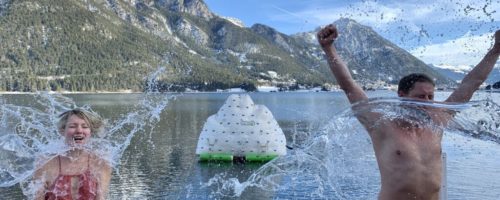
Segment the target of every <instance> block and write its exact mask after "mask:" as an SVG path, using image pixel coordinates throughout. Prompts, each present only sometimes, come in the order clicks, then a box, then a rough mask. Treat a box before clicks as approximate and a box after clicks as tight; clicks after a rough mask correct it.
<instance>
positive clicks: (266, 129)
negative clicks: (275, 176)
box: [196, 94, 286, 161]
mask: <svg viewBox="0 0 500 200" xmlns="http://www.w3.org/2000/svg"><path fill="white" fill-rule="evenodd" d="M196 154H198V155H199V156H200V161H209V160H219V161H232V160H233V159H234V158H244V159H245V161H268V160H271V159H273V158H275V157H277V156H280V155H285V154H286V139H285V134H283V131H282V130H281V128H280V127H279V125H278V122H277V121H276V120H275V119H274V117H273V115H272V114H271V112H270V111H269V109H268V108H267V107H266V106H264V105H255V104H254V102H253V101H252V99H251V98H250V96H249V95H247V94H232V95H230V96H229V97H228V98H227V100H226V102H225V103H224V105H223V106H222V107H221V108H220V109H219V111H218V112H217V113H216V114H215V115H212V116H210V117H209V118H208V119H207V121H206V122H205V124H204V126H203V129H202V131H201V134H200V137H199V139H198V145H197V147H196Z"/></svg>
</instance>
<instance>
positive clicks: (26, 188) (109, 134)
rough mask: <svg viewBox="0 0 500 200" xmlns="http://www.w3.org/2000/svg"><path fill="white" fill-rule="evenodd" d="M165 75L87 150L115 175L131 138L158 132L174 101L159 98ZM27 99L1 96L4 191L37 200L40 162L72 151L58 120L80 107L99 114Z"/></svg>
mask: <svg viewBox="0 0 500 200" xmlns="http://www.w3.org/2000/svg"><path fill="white" fill-rule="evenodd" d="M164 71H165V68H159V69H158V70H157V71H155V72H154V73H152V74H151V75H150V76H148V77H147V78H146V82H147V83H148V87H147V88H146V90H145V92H144V93H143V94H142V95H141V97H140V101H139V103H138V104H137V105H135V106H133V107H132V108H131V111H130V112H129V113H125V114H123V115H122V116H121V117H119V118H118V119H115V120H105V121H107V123H106V126H105V128H104V130H102V132H98V133H94V136H93V139H92V140H91V142H89V143H88V144H87V145H86V146H84V148H85V149H89V150H92V152H95V153H96V154H97V155H98V156H100V157H102V158H103V159H105V160H107V161H108V162H109V163H111V165H112V166H113V167H114V170H115V171H116V170H117V169H118V167H117V166H118V165H119V164H120V158H121V157H122V155H123V153H124V151H125V149H126V148H127V147H128V146H129V144H130V141H131V140H132V138H133V137H134V136H135V135H137V133H148V131H152V130H154V127H155V125H156V124H157V123H158V122H159V120H160V113H161V112H162V111H163V110H164V109H165V107H166V106H167V105H168V102H169V100H170V99H171V98H173V97H174V96H173V95H167V94H166V93H159V92H158V88H157V86H156V81H157V79H158V77H159V76H160V75H161V74H162V73H164ZM27 97H30V99H32V100H34V101H31V103H27V105H18V103H19V102H16V105H14V104H9V103H8V102H7V100H6V99H3V97H2V96H0V102H2V104H1V105H0V127H2V129H1V130H0V160H2V161H1V162H0V187H10V186H12V185H15V184H17V183H21V187H22V190H23V193H24V194H25V195H26V196H28V197H29V196H32V195H33V194H34V187H35V186H34V185H33V183H31V180H30V177H31V176H32V174H33V172H34V171H35V165H40V164H43V163H36V162H40V161H38V158H42V157H43V158H53V157H55V156H57V155H63V154H64V153H65V152H66V151H67V150H69V148H70V147H68V146H67V145H65V143H64V139H63V137H61V135H60V133H59V132H58V131H57V130H58V129H57V121H58V115H59V114H60V113H62V112H63V111H66V110H69V109H72V108H76V107H80V108H82V109H84V110H87V111H89V112H94V111H92V108H91V107H90V106H89V105H81V106H80V105H76V103H75V102H74V101H73V100H72V99H71V98H69V97H66V96H63V95H61V94H50V93H47V92H39V93H36V94H34V95H27ZM150 134H151V133H150ZM42 162H43V161H42ZM45 162H46V160H45Z"/></svg>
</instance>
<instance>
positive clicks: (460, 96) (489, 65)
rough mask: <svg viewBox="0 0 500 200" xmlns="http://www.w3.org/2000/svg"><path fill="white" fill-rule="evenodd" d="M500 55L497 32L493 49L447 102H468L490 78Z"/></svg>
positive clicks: (499, 38)
mask: <svg viewBox="0 0 500 200" xmlns="http://www.w3.org/2000/svg"><path fill="white" fill-rule="evenodd" d="M498 55H500V30H497V31H496V32H495V44H494V45H493V48H492V49H490V50H489V51H488V53H487V54H486V55H485V56H484V58H483V59H482V60H481V62H479V64H477V65H476V67H474V69H472V71H470V72H469V73H468V74H467V75H466V76H465V78H464V79H463V80H462V83H460V85H459V86H458V88H457V89H456V90H455V91H454V92H453V93H452V94H451V95H450V97H448V99H446V102H457V103H462V102H468V101H469V100H470V99H471V97H472V95H473V94H474V92H475V91H476V90H477V89H478V88H479V86H481V84H482V83H483V82H484V81H485V80H486V78H488V75H489V74H490V72H491V70H493V67H494V66H495V63H496V62H497V60H498Z"/></svg>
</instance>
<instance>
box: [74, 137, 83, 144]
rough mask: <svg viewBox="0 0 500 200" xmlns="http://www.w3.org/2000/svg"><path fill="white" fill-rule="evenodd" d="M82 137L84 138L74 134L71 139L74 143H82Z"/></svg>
mask: <svg viewBox="0 0 500 200" xmlns="http://www.w3.org/2000/svg"><path fill="white" fill-rule="evenodd" d="M83 139H85V137H83V136H74V137H73V140H74V141H75V143H83Z"/></svg>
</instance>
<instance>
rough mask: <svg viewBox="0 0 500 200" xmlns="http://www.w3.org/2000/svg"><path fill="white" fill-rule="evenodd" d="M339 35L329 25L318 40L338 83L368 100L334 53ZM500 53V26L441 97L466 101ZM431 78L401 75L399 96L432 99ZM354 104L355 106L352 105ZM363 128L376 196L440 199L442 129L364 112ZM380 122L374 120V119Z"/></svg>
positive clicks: (442, 115)
mask: <svg viewBox="0 0 500 200" xmlns="http://www.w3.org/2000/svg"><path fill="white" fill-rule="evenodd" d="M337 36H338V31H337V28H336V27H335V25H333V24H330V25H328V26H326V27H325V28H323V29H321V30H320V31H319V32H318V33H317V38H318V42H319V44H320V46H321V48H322V49H323V51H324V52H325V54H326V59H327V61H328V64H329V66H330V69H331V71H332V72H333V75H334V76H335V79H336V80H337V83H338V84H339V85H340V87H341V88H342V90H344V92H345V94H346V95H347V98H348V99H349V102H350V103H351V104H355V103H358V102H362V101H367V100H368V97H367V96H366V94H365V93H364V91H363V90H362V89H361V87H360V86H359V85H357V84H356V82H355V81H354V79H353V78H352V77H351V74H350V72H349V69H348V68H347V66H346V65H345V64H344V62H343V61H342V59H341V58H340V57H339V55H338V54H337V50H336V48H335V46H334V45H332V44H333V43H334V40H335V39H336V38H337ZM499 54H500V30H497V31H496V32H495V44H494V46H493V48H492V49H491V50H489V51H488V53H487V54H486V56H485V57H484V58H483V59H482V60H481V62H479V64H478V65H477V66H476V67H474V69H473V70H472V71H470V72H469V73H468V74H467V75H466V76H465V78H464V79H463V80H462V83H461V84H460V85H459V87H458V88H457V89H456V90H455V91H454V92H453V93H452V94H451V95H450V96H449V97H448V99H446V101H445V102H455V103H463V102H468V101H469V100H470V99H471V97H472V95H473V93H474V92H475V91H476V90H477V89H478V88H479V86H480V85H481V84H482V83H483V82H484V81H485V80H486V78H487V77H488V74H489V73H490V72H491V70H492V69H493V67H494V65H495V63H496V61H497V59H498V56H499ZM434 86H435V85H434V82H433V81H432V79H431V78H429V77H428V76H426V75H423V74H410V75H408V76H406V77H404V78H402V79H401V81H400V83H399V86H398V96H399V97H403V98H410V99H415V100H420V101H433V99H434ZM353 109H355V108H353ZM425 112H426V113H427V114H428V115H429V117H430V119H429V120H432V122H434V123H436V124H438V125H445V124H446V122H447V121H448V120H450V119H451V118H452V117H453V116H452V115H451V114H449V113H446V112H436V111H435V110H434V111H432V110H426V111H425ZM356 117H357V118H358V120H359V121H360V122H361V124H363V126H364V127H365V128H366V129H367V131H368V133H369V135H370V138H371V140H372V143H373V149H374V151H375V155H376V158H377V163H378V166H379V169H380V176H381V185H382V186H381V190H380V193H379V199H426V200H427V199H439V190H440V186H441V175H442V174H441V173H442V172H441V168H442V161H441V138H442V130H438V129H435V128H431V127H428V126H418V125H412V124H411V123H410V122H405V121H404V120H389V119H387V120H383V122H382V123H380V121H378V120H380V117H381V116H380V114H377V113H373V112H372V113H366V114H365V113H362V114H359V115H357V116H356ZM376 121H378V123H377V125H374V123H375V122H376Z"/></svg>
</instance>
